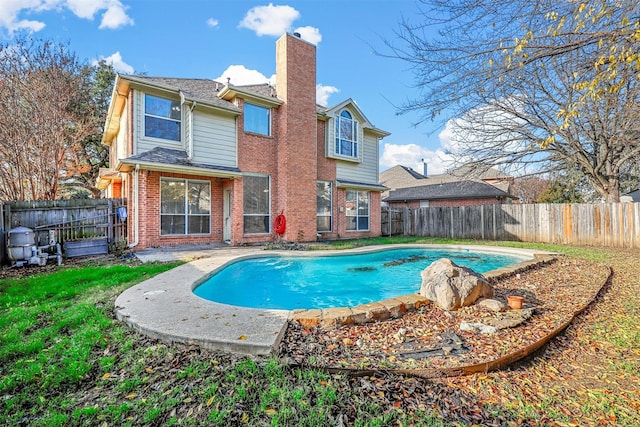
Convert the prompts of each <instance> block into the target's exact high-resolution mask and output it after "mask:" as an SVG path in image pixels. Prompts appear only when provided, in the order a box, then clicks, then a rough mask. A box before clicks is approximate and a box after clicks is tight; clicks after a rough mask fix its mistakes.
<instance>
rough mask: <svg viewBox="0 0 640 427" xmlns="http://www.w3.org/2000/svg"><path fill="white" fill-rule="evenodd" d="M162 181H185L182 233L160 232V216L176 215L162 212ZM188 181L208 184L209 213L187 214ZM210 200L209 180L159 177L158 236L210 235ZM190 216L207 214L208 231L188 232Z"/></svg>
mask: <svg viewBox="0 0 640 427" xmlns="http://www.w3.org/2000/svg"><path fill="white" fill-rule="evenodd" d="M162 181H165V182H169V181H174V182H180V181H182V182H184V183H185V191H186V194H185V198H184V214H182V215H184V218H185V222H184V230H183V231H184V233H174V234H162V216H163V215H176V214H163V213H162ZM190 182H197V183H200V184H207V185H208V186H209V214H207V215H201V214H198V215H189V194H188V191H189V183H190ZM211 204H212V201H211V182H210V181H206V180H201V179H186V178H171V177H160V227H159V228H160V236H161V237H166V236H210V235H211V212H212V206H211ZM190 216H208V217H209V232H208V233H189V217H190Z"/></svg>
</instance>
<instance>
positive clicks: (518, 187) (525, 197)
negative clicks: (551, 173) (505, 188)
mask: <svg viewBox="0 0 640 427" xmlns="http://www.w3.org/2000/svg"><path fill="white" fill-rule="evenodd" d="M550 184H551V180H549V179H545V178H539V177H536V176H530V177H526V178H516V179H515V180H514V181H513V185H512V186H511V194H513V195H514V196H516V197H518V198H519V199H520V201H521V202H522V203H536V202H537V201H538V197H539V196H540V194H542V192H543V191H544V190H545V189H546V188H547V187H548V186H549V185H550Z"/></svg>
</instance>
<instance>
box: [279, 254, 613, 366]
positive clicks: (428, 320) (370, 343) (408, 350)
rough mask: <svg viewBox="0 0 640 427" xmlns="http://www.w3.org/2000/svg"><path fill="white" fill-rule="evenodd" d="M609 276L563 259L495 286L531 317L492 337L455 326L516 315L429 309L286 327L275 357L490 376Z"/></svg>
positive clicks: (557, 325) (562, 321)
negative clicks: (468, 370) (357, 321)
mask: <svg viewBox="0 0 640 427" xmlns="http://www.w3.org/2000/svg"><path fill="white" fill-rule="evenodd" d="M609 275H610V269H609V268H608V267H607V266H604V265H599V264H594V263H591V262H588V261H584V260H577V259H564V258H561V259H558V260H556V261H555V262H551V263H548V264H546V265H542V266H539V267H537V268H534V269H531V270H528V271H525V272H522V273H519V274H517V275H513V276H511V277H507V278H502V279H500V280H498V281H496V282H495V283H493V286H494V291H495V297H494V298H495V299H498V300H501V301H504V302H506V297H507V295H520V296H523V297H524V300H525V305H524V309H526V310H529V309H531V311H532V315H531V317H529V318H528V319H527V320H525V321H524V322H523V323H521V324H520V325H518V326H515V327H509V328H505V329H499V330H498V331H497V332H495V333H490V334H486V333H480V332H478V331H467V330H463V329H465V328H464V327H463V329H461V325H463V324H464V323H482V324H490V323H492V322H494V321H495V320H496V318H498V317H508V316H509V315H510V314H513V312H515V311H516V310H513V311H511V310H509V309H507V310H508V311H507V312H503V313H495V312H491V311H488V310H486V309H481V308H478V307H477V306H471V307H465V308H462V309H460V310H457V311H444V310H442V309H440V308H439V307H437V305H435V304H429V305H427V306H425V307H422V308H421V309H419V310H418V311H415V312H410V313H407V314H405V315H404V316H402V317H401V318H397V319H390V320H387V321H384V322H376V323H368V324H364V325H351V326H343V327H340V328H337V329H329V330H325V329H321V328H313V329H305V328H304V327H302V326H301V325H300V324H298V323H297V322H295V321H294V322H290V323H289V325H288V328H287V331H286V333H285V336H284V338H283V340H282V342H281V345H280V348H279V353H280V356H281V357H282V358H283V359H284V360H285V361H286V362H287V363H289V364H292V365H301V366H312V367H317V368H327V369H340V370H347V371H351V372H354V373H358V372H362V373H367V372H371V371H405V370H408V371H409V372H407V373H414V374H417V375H421V373H424V372H441V373H443V375H447V374H451V372H460V370H461V368H462V370H464V367H469V366H473V365H480V364H488V365H486V366H487V367H488V368H489V369H490V365H491V362H494V361H497V360H500V359H505V358H507V359H509V358H511V359H514V360H512V361H515V359H520V358H522V357H525V356H527V355H528V353H529V351H528V349H530V348H531V347H535V344H536V343H539V342H541V340H545V339H547V338H548V337H549V336H551V335H555V334H556V333H557V332H559V330H562V329H563V328H564V327H565V326H566V325H567V324H568V322H570V321H571V320H572V319H573V317H574V316H575V314H576V313H578V312H580V311H582V310H583V309H584V308H585V307H586V306H587V305H588V304H589V303H590V302H591V301H593V300H594V298H595V297H596V296H597V294H598V292H599V291H600V289H601V288H602V287H603V286H604V285H605V283H606V282H607V280H608V278H609ZM510 312H511V313H510ZM513 355H516V356H517V357H515V358H514V357H511V356H513Z"/></svg>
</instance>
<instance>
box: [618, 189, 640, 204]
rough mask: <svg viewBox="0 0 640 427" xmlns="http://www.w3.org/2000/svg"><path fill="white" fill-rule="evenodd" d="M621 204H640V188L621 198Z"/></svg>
mask: <svg viewBox="0 0 640 427" xmlns="http://www.w3.org/2000/svg"><path fill="white" fill-rule="evenodd" d="M620 201H621V202H640V188H639V189H637V190H635V191H631V192H629V193H627V194H625V195H623V196H621V197H620Z"/></svg>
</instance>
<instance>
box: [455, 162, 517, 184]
mask: <svg viewBox="0 0 640 427" xmlns="http://www.w3.org/2000/svg"><path fill="white" fill-rule="evenodd" d="M447 174H448V175H450V176H453V177H457V178H466V179H481V180H483V181H489V180H501V179H511V178H513V177H512V176H511V175H507V174H505V173H503V172H500V171H499V170H498V169H496V168H492V167H488V166H486V165H482V164H478V163H469V164H466V165H462V166H460V167H458V168H455V169H452V170H450V171H448V172H447V173H446V174H445V175H447Z"/></svg>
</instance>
